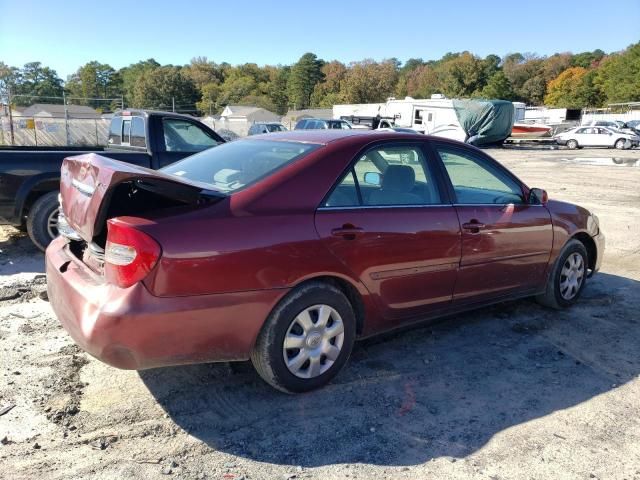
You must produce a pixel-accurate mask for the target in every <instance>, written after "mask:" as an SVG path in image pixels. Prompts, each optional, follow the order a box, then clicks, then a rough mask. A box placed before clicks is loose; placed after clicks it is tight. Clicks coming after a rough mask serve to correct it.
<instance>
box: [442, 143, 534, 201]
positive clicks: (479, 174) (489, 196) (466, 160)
mask: <svg viewBox="0 0 640 480" xmlns="http://www.w3.org/2000/svg"><path fill="white" fill-rule="evenodd" d="M436 148H437V150H438V153H439V154H440V158H441V159H442V162H443V163H444V166H445V168H446V170H447V174H448V175H449V179H450V180H451V184H452V185H453V189H454V191H455V194H456V199H457V203H459V204H464V205H474V204H476V205H477V204H500V205H502V204H509V203H524V198H523V195H522V188H521V186H520V185H519V184H518V183H517V182H516V181H515V180H514V179H513V178H511V177H510V176H509V175H508V174H506V173H505V172H503V171H502V170H501V169H500V168H498V167H496V166H495V165H491V164H490V163H489V162H487V161H485V160H484V159H483V158H481V157H479V156H477V155H476V154H474V153H473V152H467V151H464V150H460V149H457V148H455V147H449V146H437V147H436Z"/></svg>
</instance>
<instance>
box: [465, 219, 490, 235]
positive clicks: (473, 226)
mask: <svg viewBox="0 0 640 480" xmlns="http://www.w3.org/2000/svg"><path fill="white" fill-rule="evenodd" d="M484 227H486V225H485V224H484V223H480V222H478V221H477V220H471V221H470V222H468V223H463V224H462V228H464V229H465V230H469V231H470V232H471V233H478V232H479V231H480V229H482V228H484Z"/></svg>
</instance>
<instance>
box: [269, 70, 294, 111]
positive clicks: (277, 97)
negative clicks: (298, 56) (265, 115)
mask: <svg viewBox="0 0 640 480" xmlns="http://www.w3.org/2000/svg"><path fill="white" fill-rule="evenodd" d="M290 74H291V68H290V67H277V68H276V69H275V71H274V72H272V74H271V83H270V84H269V98H270V99H271V101H272V102H273V105H274V106H275V110H274V111H275V113H277V114H278V115H284V114H285V113H287V110H288V108H289V96H288V95H287V83H288V82H289V75H290Z"/></svg>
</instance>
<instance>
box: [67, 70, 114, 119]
mask: <svg viewBox="0 0 640 480" xmlns="http://www.w3.org/2000/svg"><path fill="white" fill-rule="evenodd" d="M65 87H66V89H67V90H68V91H69V93H70V95H71V97H77V98H75V99H74V98H72V99H71V100H72V102H74V103H78V104H82V105H90V106H92V107H94V108H100V107H102V108H104V107H107V108H108V107H109V105H106V104H105V103H104V102H100V101H99V100H88V101H87V100H85V99H87V98H92V99H96V98H114V97H116V96H120V95H121V93H122V81H121V78H120V75H119V74H118V72H116V71H115V70H114V69H113V68H112V67H111V65H108V64H102V63H99V62H96V61H93V62H89V63H87V64H85V65H83V66H82V67H80V68H79V69H78V71H77V72H76V73H74V74H73V75H71V76H70V77H69V79H68V80H67V82H66V85H65Z"/></svg>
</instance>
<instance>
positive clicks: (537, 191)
mask: <svg viewBox="0 0 640 480" xmlns="http://www.w3.org/2000/svg"><path fill="white" fill-rule="evenodd" d="M548 201H549V195H547V191H546V190H543V189H541V188H532V189H530V190H529V204H531V205H546V204H547V202H548Z"/></svg>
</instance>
